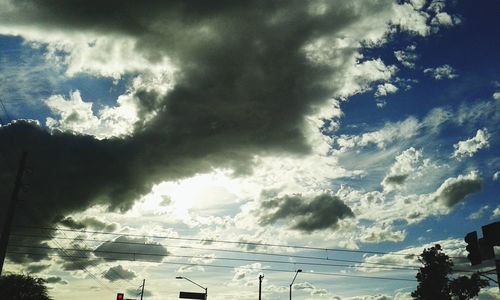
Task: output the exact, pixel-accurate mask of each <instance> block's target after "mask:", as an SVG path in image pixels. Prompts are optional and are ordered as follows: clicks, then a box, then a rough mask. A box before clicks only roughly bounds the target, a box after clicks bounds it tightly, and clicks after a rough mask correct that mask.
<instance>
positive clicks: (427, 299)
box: [411, 244, 489, 300]
mask: <svg viewBox="0 0 500 300" xmlns="http://www.w3.org/2000/svg"><path fill="white" fill-rule="evenodd" d="M419 260H420V262H421V263H422V264H423V266H422V267H421V268H420V270H419V271H418V273H417V276H416V277H417V281H418V286H417V289H416V290H415V291H414V292H412V293H411V296H412V297H413V298H414V299H419V300H434V299H439V300H451V299H459V300H466V299H472V298H473V297H476V296H477V295H478V294H479V291H480V290H481V288H483V287H486V286H488V285H489V283H488V281H487V280H484V279H481V278H480V276H479V273H474V274H472V275H471V277H467V276H460V277H458V278H455V279H450V278H449V275H450V274H451V272H452V268H453V261H452V260H451V259H450V257H449V256H448V255H446V254H444V253H443V252H442V249H441V246H440V245H439V244H437V245H435V246H434V247H431V248H427V249H424V252H422V254H420V258H419Z"/></svg>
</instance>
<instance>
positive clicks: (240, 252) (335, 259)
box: [12, 233, 419, 270]
mask: <svg viewBox="0 0 500 300" xmlns="http://www.w3.org/2000/svg"><path fill="white" fill-rule="evenodd" d="M12 236H22V237H34V238H35V237H43V236H40V235H32V234H22V233H12ZM55 238H56V239H71V240H78V241H80V240H82V241H83V240H85V241H92V242H103V243H104V242H109V240H101V239H89V238H85V239H84V238H81V237H77V238H67V237H55ZM112 242H113V243H116V244H124V245H143V243H139V242H130V241H116V240H115V241H112ZM150 245H151V246H163V247H168V248H179V249H191V250H201V251H217V252H226V253H235V254H247V255H248V254H251V255H263V256H275V257H283V258H289V259H309V260H321V261H338V262H346V263H357V264H363V265H376V266H382V267H380V268H383V267H395V268H394V269H398V268H400V269H408V270H418V268H419V266H413V265H404V264H395V263H393V264H391V263H377V262H367V261H359V260H350V259H338V258H329V257H317V256H307V255H294V254H280V253H270V252H258V251H244V250H230V249H220V248H208V247H195V246H188V245H172V244H162V243H158V244H156V243H155V244H150ZM353 267H364V266H362V265H359V266H353ZM372 268H376V267H372ZM377 268H379V267H377Z"/></svg>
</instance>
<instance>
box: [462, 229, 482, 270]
mask: <svg viewBox="0 0 500 300" xmlns="http://www.w3.org/2000/svg"><path fill="white" fill-rule="evenodd" d="M464 241H465V242H466V243H467V246H466V247H465V249H466V250H467V251H468V252H469V254H468V255H467V258H468V259H469V261H470V264H471V265H473V266H475V265H479V264H480V263H481V252H479V243H478V241H477V232H475V231H472V232H469V233H467V235H466V236H465V238H464Z"/></svg>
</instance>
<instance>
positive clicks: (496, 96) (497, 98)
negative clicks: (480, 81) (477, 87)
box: [493, 92, 500, 100]
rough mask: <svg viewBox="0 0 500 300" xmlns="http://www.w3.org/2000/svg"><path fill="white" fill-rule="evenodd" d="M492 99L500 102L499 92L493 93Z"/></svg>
mask: <svg viewBox="0 0 500 300" xmlns="http://www.w3.org/2000/svg"><path fill="white" fill-rule="evenodd" d="M493 99H495V100H500V92H495V93H493Z"/></svg>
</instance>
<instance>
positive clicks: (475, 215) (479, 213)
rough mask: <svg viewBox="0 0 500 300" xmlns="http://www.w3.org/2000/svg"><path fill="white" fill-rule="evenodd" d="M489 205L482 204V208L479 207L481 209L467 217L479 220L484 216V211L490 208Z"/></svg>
mask: <svg viewBox="0 0 500 300" xmlns="http://www.w3.org/2000/svg"><path fill="white" fill-rule="evenodd" d="M488 208H489V206H488V205H484V206H482V207H481V208H479V210H477V211H475V212H473V213H471V214H470V215H469V216H468V217H467V219H469V220H479V219H481V218H482V217H483V215H484V213H485V212H486V210H488Z"/></svg>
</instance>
